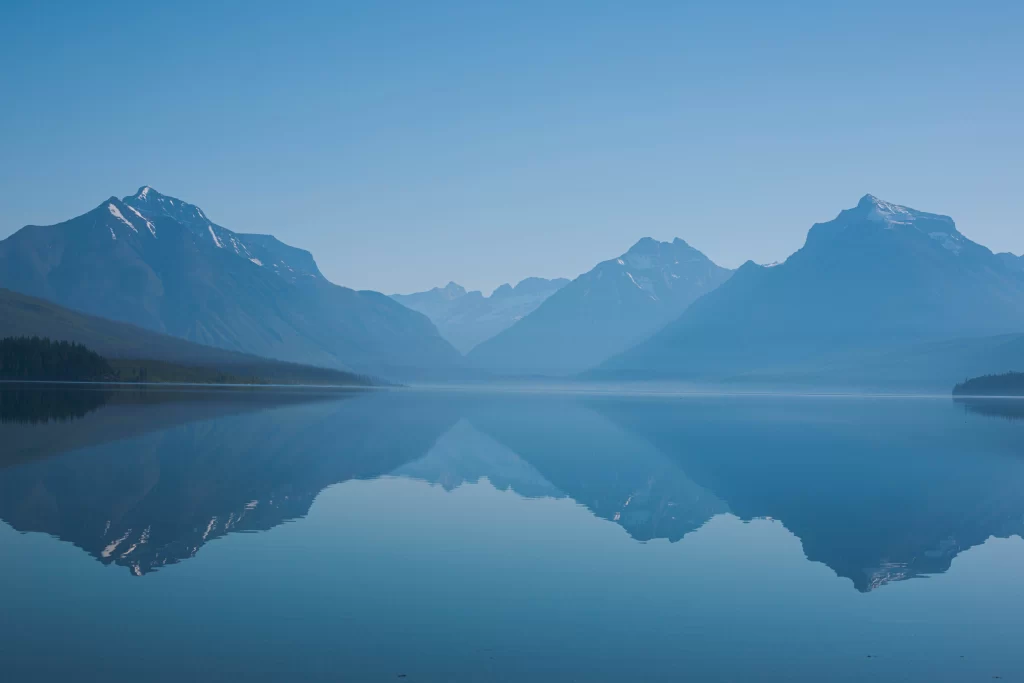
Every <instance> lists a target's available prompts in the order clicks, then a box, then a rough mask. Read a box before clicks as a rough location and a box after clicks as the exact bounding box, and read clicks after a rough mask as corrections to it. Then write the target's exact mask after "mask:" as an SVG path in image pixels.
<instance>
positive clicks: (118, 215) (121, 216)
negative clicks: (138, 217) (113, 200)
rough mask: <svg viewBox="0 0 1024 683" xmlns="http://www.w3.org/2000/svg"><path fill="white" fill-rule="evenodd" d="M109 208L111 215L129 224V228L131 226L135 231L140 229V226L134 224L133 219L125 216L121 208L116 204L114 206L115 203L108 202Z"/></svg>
mask: <svg viewBox="0 0 1024 683" xmlns="http://www.w3.org/2000/svg"><path fill="white" fill-rule="evenodd" d="M107 209H109V210H110V215H111V216H113V217H114V218H116V219H117V220H119V221H121V222H122V223H124V224H125V225H127V226H128V227H129V228H131V229H132V230H134V231H135V232H138V231H139V229H138V228H136V227H135V226H134V225H132V222H131V221H129V220H128V219H127V218H125V217H124V214H122V213H121V210H120V209H118V208H117V207H116V206H114V205H113V204H107Z"/></svg>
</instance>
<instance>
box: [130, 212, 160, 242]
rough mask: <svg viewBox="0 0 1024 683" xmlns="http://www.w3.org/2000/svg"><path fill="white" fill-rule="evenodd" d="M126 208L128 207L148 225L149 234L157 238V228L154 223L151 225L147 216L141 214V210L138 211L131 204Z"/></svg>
mask: <svg viewBox="0 0 1024 683" xmlns="http://www.w3.org/2000/svg"><path fill="white" fill-rule="evenodd" d="M125 206H127V207H128V210H129V211H131V212H132V213H134V214H135V215H136V216H138V217H139V219H140V220H142V222H143V223H145V224H146V228H148V229H149V232H150V233H151V234H152V235H153V237H156V226H154V225H153V224H152V223H150V222H149V220H147V219H146V217H145V216H143V215H142V214H141V213H139V210H138V209H136V208H135V207H134V206H131V205H129V204H125Z"/></svg>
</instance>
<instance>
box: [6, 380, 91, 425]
mask: <svg viewBox="0 0 1024 683" xmlns="http://www.w3.org/2000/svg"><path fill="white" fill-rule="evenodd" d="M109 395H110V392H108V391H106V390H104V389H86V390H80V391H68V390H67V389H66V388H64V387H61V386H59V385H48V386H38V385H37V386H30V385H18V384H11V383H5V384H4V385H3V386H2V388H0V424H5V423H20V424H40V423H46V422H65V421H69V420H74V419H78V418H82V417H85V416H86V415H88V414H89V413H91V412H92V411H94V410H96V409H97V408H99V407H100V406H102V405H103V404H105V403H106V402H107V398H108V397H109Z"/></svg>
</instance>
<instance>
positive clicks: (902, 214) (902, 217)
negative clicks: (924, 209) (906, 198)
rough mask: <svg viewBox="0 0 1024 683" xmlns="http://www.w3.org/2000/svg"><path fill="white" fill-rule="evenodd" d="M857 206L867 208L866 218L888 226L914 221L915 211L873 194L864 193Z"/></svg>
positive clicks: (907, 223)
mask: <svg viewBox="0 0 1024 683" xmlns="http://www.w3.org/2000/svg"><path fill="white" fill-rule="evenodd" d="M857 206H859V207H864V208H867V209H868V220H871V221H875V222H878V223H885V224H887V225H889V226H895V225H909V224H911V223H913V222H914V218H915V212H914V211H913V210H911V209H908V208H907V207H905V206H900V205H899V204H892V203H890V202H886V201H883V200H881V199H879V198H878V197H876V196H875V195H873V194H866V195H864V196H863V197H862V198H861V200H860V202H858V204H857Z"/></svg>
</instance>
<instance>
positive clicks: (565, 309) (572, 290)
mask: <svg viewBox="0 0 1024 683" xmlns="http://www.w3.org/2000/svg"><path fill="white" fill-rule="evenodd" d="M730 275H731V271H729V270H727V269H725V268H721V267H719V266H717V265H715V264H714V263H713V262H712V261H711V260H710V259H708V258H707V257H706V256H704V254H702V253H701V252H699V251H697V250H696V249H694V248H693V247H691V246H689V245H688V244H686V242H684V241H683V240H680V239H676V240H675V241H673V242H657V241H655V240H653V239H650V238H645V239H642V240H640V241H639V242H637V243H636V244H635V245H633V247H632V248H631V249H630V250H629V251H628V252H626V253H625V254H623V255H622V256H620V257H619V258H617V259H611V260H609V261H604V262H602V263H599V264H598V265H597V266H596V267H595V268H594V269H593V270H591V271H589V272H587V273H584V274H583V275H580V276H579V277H578V278H576V279H575V280H573V281H572V282H571V283H570V284H568V285H566V286H565V287H563V288H562V289H560V290H559V291H558V292H557V293H556V294H554V295H552V296H551V297H550V298H548V299H547V300H546V301H545V302H544V303H543V304H541V305H540V307H539V308H537V310H536V311H534V312H533V313H531V314H530V315H528V316H526V317H525V318H523V319H522V320H520V321H519V322H518V323H516V324H515V325H513V326H512V327H510V328H509V329H508V330H505V331H504V332H502V333H501V334H499V335H498V336H496V337H495V338H493V339H490V340H488V341H486V342H484V343H483V344H481V345H480V346H478V347H477V348H475V349H473V351H472V352H470V354H469V359H470V361H471V362H472V363H473V364H474V365H476V366H478V367H480V368H483V369H486V370H489V371H492V372H495V373H498V374H544V375H565V374H571V373H574V372H580V371H582V370H585V369H587V368H591V367H593V366H595V365H597V364H598V363H600V362H602V361H603V360H605V359H607V358H608V357H610V356H612V355H614V354H616V353H619V352H621V351H624V350H625V349H627V348H629V347H630V346H632V345H634V344H636V343H638V342H640V341H642V340H643V339H645V338H647V337H648V336H650V335H651V334H652V333H654V332H655V331H656V330H657V329H658V328H660V327H661V326H662V325H664V324H665V323H667V322H669V321H670V320H672V319H674V318H675V317H677V316H678V315H679V314H680V313H681V312H682V311H684V310H685V309H686V308H687V307H688V306H689V305H690V304H691V303H693V302H694V301H695V300H696V299H698V298H699V297H701V296H702V295H704V294H706V293H707V292H710V291H711V290H713V289H715V288H716V287H718V286H719V285H720V284H722V283H723V282H725V281H726V280H727V279H728V278H729V276H730Z"/></svg>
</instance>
